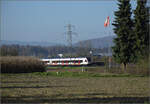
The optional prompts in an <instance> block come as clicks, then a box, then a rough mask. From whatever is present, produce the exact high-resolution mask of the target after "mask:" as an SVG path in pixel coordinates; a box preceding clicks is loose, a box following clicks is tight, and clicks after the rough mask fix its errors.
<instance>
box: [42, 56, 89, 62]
mask: <svg viewBox="0 0 150 104" xmlns="http://www.w3.org/2000/svg"><path fill="white" fill-rule="evenodd" d="M79 59H81V60H83V59H87V57H77V58H49V59H41V60H43V61H48V60H79Z"/></svg>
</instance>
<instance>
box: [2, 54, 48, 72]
mask: <svg viewBox="0 0 150 104" xmlns="http://www.w3.org/2000/svg"><path fill="white" fill-rule="evenodd" d="M0 63H1V73H31V72H44V71H45V66H44V64H43V63H42V62H41V61H40V60H39V59H37V58H34V57H24V56H3V57H0Z"/></svg>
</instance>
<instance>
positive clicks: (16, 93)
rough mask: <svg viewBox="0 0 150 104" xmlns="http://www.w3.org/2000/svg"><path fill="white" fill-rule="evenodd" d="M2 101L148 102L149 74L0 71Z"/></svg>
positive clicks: (146, 103)
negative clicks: (15, 72) (11, 72)
mask: <svg viewBox="0 0 150 104" xmlns="http://www.w3.org/2000/svg"><path fill="white" fill-rule="evenodd" d="M1 97H2V99H1V100H2V103H145V104H148V103H149V77H148V76H133V75H129V74H121V75H120V74H109V73H103V74H98V73H97V74H95V73H88V72H82V71H80V72H70V71H68V72H54V71H49V72H35V73H20V74H6V73H5V74H1Z"/></svg>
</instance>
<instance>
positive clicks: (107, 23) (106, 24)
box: [104, 16, 109, 27]
mask: <svg viewBox="0 0 150 104" xmlns="http://www.w3.org/2000/svg"><path fill="white" fill-rule="evenodd" d="M108 25H109V16H108V17H107V18H106V20H105V23H104V27H107V26H108Z"/></svg>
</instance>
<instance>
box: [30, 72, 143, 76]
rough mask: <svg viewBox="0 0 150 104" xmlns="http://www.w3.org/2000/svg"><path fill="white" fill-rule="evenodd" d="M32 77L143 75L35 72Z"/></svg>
mask: <svg viewBox="0 0 150 104" xmlns="http://www.w3.org/2000/svg"><path fill="white" fill-rule="evenodd" d="M32 74H33V75H40V76H57V77H145V76H143V75H130V74H111V73H101V74H99V73H98V74H95V73H88V72H68V71H66V72H35V73H32Z"/></svg>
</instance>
